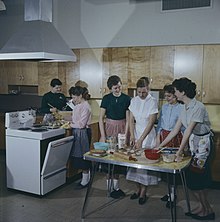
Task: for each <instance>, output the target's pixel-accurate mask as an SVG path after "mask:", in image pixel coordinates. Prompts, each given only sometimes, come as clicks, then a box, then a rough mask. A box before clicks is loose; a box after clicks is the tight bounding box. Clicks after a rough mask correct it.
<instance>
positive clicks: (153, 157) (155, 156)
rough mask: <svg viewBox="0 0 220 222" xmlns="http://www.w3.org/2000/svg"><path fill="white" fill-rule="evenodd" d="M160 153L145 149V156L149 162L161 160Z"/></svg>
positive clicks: (155, 150)
mask: <svg viewBox="0 0 220 222" xmlns="http://www.w3.org/2000/svg"><path fill="white" fill-rule="evenodd" d="M158 151H159V150H158V149H145V150H144V154H145V157H146V158H147V159H149V160H158V159H160V153H158Z"/></svg>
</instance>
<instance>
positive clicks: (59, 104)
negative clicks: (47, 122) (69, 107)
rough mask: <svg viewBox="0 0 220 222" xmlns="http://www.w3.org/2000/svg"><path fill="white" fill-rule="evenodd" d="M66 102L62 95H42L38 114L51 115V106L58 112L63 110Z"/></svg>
mask: <svg viewBox="0 0 220 222" xmlns="http://www.w3.org/2000/svg"><path fill="white" fill-rule="evenodd" d="M66 102H67V100H66V97H65V95H64V94H62V93H52V92H48V93H46V94H44V96H43V98H42V102H41V109H40V112H41V113H44V114H45V113H51V112H50V108H51V106H53V107H55V108H57V109H58V110H63V108H64V107H65V106H66ZM49 104H50V105H51V106H50V105H49Z"/></svg>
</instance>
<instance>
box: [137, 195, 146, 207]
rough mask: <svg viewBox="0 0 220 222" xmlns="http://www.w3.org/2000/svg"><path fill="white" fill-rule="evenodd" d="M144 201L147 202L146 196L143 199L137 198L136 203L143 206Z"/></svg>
mask: <svg viewBox="0 0 220 222" xmlns="http://www.w3.org/2000/svg"><path fill="white" fill-rule="evenodd" d="M146 201H147V196H146V195H144V197H140V198H139V201H138V203H139V204H140V205H143V204H145V203H146Z"/></svg>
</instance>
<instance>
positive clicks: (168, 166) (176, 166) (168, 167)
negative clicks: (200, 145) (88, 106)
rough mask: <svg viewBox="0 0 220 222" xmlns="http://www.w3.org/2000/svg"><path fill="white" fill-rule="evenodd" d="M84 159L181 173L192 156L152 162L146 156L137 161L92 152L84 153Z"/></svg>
mask: <svg viewBox="0 0 220 222" xmlns="http://www.w3.org/2000/svg"><path fill="white" fill-rule="evenodd" d="M84 159H85V160H90V161H94V162H100V163H107V164H114V165H121V166H127V167H133V168H138V169H146V170H152V171H158V172H166V173H173V174H176V173H180V172H181V171H182V170H184V169H185V168H186V167H187V166H189V164H190V161H191V157H184V158H183V160H182V161H181V162H172V163H166V162H164V161H163V160H162V159H160V160H159V161H158V162H156V163H152V162H151V161H150V160H149V161H148V160H147V159H146V158H143V157H140V158H137V159H138V160H137V161H133V160H124V159H121V158H118V157H117V158H116V157H115V156H114V155H112V154H108V155H106V156H103V157H97V156H93V155H91V154H90V152H87V153H85V154H84Z"/></svg>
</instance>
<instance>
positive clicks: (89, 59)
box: [79, 48, 103, 98]
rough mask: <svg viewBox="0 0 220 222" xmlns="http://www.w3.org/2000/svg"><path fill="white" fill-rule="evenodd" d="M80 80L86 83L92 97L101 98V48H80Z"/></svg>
mask: <svg viewBox="0 0 220 222" xmlns="http://www.w3.org/2000/svg"><path fill="white" fill-rule="evenodd" d="M79 60H80V61H79V70H80V80H82V81H84V82H86V83H87V84H88V90H89V93H90V94H91V96H92V98H102V95H103V88H102V65H103V63H102V60H103V49H102V48H100V49H80V56H79Z"/></svg>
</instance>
